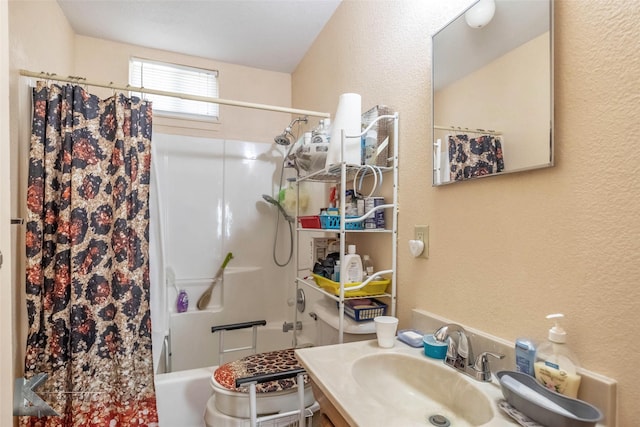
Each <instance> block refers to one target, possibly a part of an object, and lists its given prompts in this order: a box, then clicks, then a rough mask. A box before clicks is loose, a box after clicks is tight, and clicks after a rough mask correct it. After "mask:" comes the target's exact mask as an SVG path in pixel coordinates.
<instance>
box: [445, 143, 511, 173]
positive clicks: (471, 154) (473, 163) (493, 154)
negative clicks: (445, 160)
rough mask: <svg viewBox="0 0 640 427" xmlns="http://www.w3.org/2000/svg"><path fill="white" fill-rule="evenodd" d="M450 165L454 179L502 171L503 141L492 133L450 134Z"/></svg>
mask: <svg viewBox="0 0 640 427" xmlns="http://www.w3.org/2000/svg"><path fill="white" fill-rule="evenodd" d="M449 165H450V176H451V180H452V181H461V180H463V179H468V178H474V177H478V176H483V175H490V174H493V173H498V172H502V171H503V170H504V159H503V157H502V143H501V142H500V139H499V138H497V137H494V136H491V135H481V136H478V137H474V138H469V135H466V134H459V135H449Z"/></svg>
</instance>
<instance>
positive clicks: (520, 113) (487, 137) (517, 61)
mask: <svg viewBox="0 0 640 427" xmlns="http://www.w3.org/2000/svg"><path fill="white" fill-rule="evenodd" d="M492 11H493V13H491V12H492ZM487 19H490V20H489V22H486V21H487ZM479 26H480V27H479ZM478 27H479V28H478ZM432 52H433V58H432V60H433V61H432V72H433V75H432V79H433V80H432V82H433V84H432V88H433V93H432V101H433V108H432V112H433V122H432V123H433V185H434V186H437V185H444V184H450V183H454V182H462V181H466V180H469V179H474V178H479V177H488V176H497V175H502V174H505V173H511V172H520V171H524V170H530V169H537V168H544V167H550V166H553V1H552V0H480V1H478V2H474V3H473V4H472V5H471V6H470V7H469V8H468V9H467V10H465V11H463V12H462V13H461V14H460V15H459V16H458V17H456V18H455V19H453V20H452V21H451V22H450V23H449V24H447V25H446V26H445V27H444V28H442V29H441V30H439V31H438V32H437V33H436V34H434V35H433V37H432Z"/></svg>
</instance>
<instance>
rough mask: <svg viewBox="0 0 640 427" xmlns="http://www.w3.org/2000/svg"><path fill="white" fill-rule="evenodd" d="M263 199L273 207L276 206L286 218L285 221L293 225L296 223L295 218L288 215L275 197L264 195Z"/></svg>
mask: <svg viewBox="0 0 640 427" xmlns="http://www.w3.org/2000/svg"><path fill="white" fill-rule="evenodd" d="M262 198H263V199H264V200H265V201H267V202H269V203H271V204H272V205H274V206H276V207H277V208H278V210H279V211H280V213H281V214H282V216H283V217H284V219H286V220H287V221H289V222H291V223H293V222H296V220H295V218H293V217H292V216H291V215H289V214H288V213H287V211H285V210H284V208H283V207H282V205H281V204H280V202H279V201H277V200H276V199H274V198H273V197H271V196H269V195H268V194H263V195H262Z"/></svg>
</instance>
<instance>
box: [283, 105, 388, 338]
mask: <svg viewBox="0 0 640 427" xmlns="http://www.w3.org/2000/svg"><path fill="white" fill-rule="evenodd" d="M381 120H387V121H388V122H390V125H389V126H388V128H389V132H388V133H389V134H388V138H389V139H390V143H391V145H392V150H390V151H392V152H393V154H392V157H390V160H391V161H390V162H389V164H390V166H384V167H383V166H375V167H374V166H366V165H353V164H347V163H345V162H340V163H338V164H336V165H332V166H331V167H329V168H325V169H322V170H320V171H317V172H313V173H310V174H309V175H307V176H300V177H298V178H297V182H298V186H297V187H298V191H299V189H300V184H301V183H320V184H325V185H326V184H330V185H335V186H336V188H337V193H338V194H339V199H340V202H339V203H340V207H341V208H340V210H339V217H338V216H334V217H333V218H331V219H332V220H334V221H333V223H334V227H335V228H331V229H327V228H322V229H319V228H305V227H302V226H301V225H300V224H298V225H297V228H296V236H297V238H296V247H298V248H299V247H300V240H301V236H302V235H303V234H304V233H310V232H315V233H317V232H319V231H320V232H326V233H331V232H335V233H337V234H338V236H339V240H340V254H341V255H340V261H341V265H344V262H343V261H344V257H345V254H346V252H347V250H346V249H347V238H348V237H349V238H353V239H357V240H358V242H359V243H358V248H357V249H358V254H360V255H362V254H364V253H367V252H366V251H363V249H365V248H366V247H368V246H369V245H385V251H384V253H385V257H384V258H385V259H375V263H376V265H374V270H375V272H374V274H372V275H371V278H369V279H366V280H364V281H363V282H362V283H360V284H359V285H357V284H355V285H357V286H354V284H348V283H345V277H343V276H344V275H341V277H340V283H339V286H338V284H337V283H336V282H331V283H330V284H331V285H335V288H332V289H328V290H327V287H326V286H322V287H321V286H319V285H320V283H316V281H315V280H314V279H313V278H311V271H310V270H309V269H308V268H307V266H301V263H300V259H299V257H296V290H297V289H299V288H300V287H306V288H309V289H313V290H314V291H316V292H320V293H322V294H324V295H325V296H326V297H327V298H329V299H331V300H334V301H336V302H337V306H338V342H339V343H342V342H343V335H344V331H345V322H346V321H347V320H348V319H345V317H344V315H345V301H347V300H349V299H355V298H363V297H365V296H364V295H361V294H362V293H363V292H366V298H376V299H380V300H381V301H382V302H384V303H385V304H386V305H387V312H386V314H387V315H391V316H395V313H396V262H397V260H396V259H397V234H398V231H397V223H398V185H397V183H398V143H399V139H398V113H395V114H390V115H381V116H379V117H377V118H376V119H375V120H373V121H372V123H371V124H370V125H369V127H368V128H366V129H365V130H364V131H363V133H362V135H366V133H367V131H368V130H369V129H370V128H371V127H372V126H374V125H376V124H377V123H378V122H380V121H381ZM349 136H350V135H349ZM344 139H345V136H344V132H343V135H342V144H343V145H344ZM342 152H344V151H342ZM383 179H384V181H385V183H386V184H385V187H384V191H385V199H384V204H383V205H379V206H374V207H372V208H371V209H369V210H366V208H365V211H364V214H363V215H362V216H360V217H351V216H350V217H347V215H346V212H345V210H346V209H344V208H343V207H344V206H346V195H345V192H346V190H349V189H353V187H354V185H356V181H357V182H363V181H364V182H373V183H378V184H380V183H381V182H382V181H383ZM389 183H390V185H389ZM305 185H307V184H305ZM374 187H375V188H376V190H375V191H377V190H379V189H380V188H382V186H381V185H380V186H379V187H378V186H376V185H372V186H371V187H370V188H371V189H372V191H370V192H371V194H370V196H379V195H380V194H378V193H375V191H374ZM388 193H391V196H390V197H389V196H388ZM380 211H383V212H384V217H385V225H384V228H367V227H353V226H350V224H354V223H360V222H363V221H365V220H366V219H367V218H373V217H374V216H375V214H376V212H380ZM299 218H300V216H299V212H298V218H297V219H299ZM324 219H325V220H326V219H328V218H326V217H325V218H324ZM336 219H339V228H338V224H336V222H335V220H336ZM315 261H316V260H312V263H313V262H315ZM379 266H384V268H379ZM376 276H377V277H378V278H380V277H383V278H385V279H390V283H389V284H388V285H387V286H385V285H382V287H380V280H377V281H374V280H373V278H374V277H376ZM365 286H367V288H366V289H365V290H364V291H360V288H363V287H365ZM372 288H374V291H373V292H375V293H371V292H370V290H371V289H372ZM295 315H296V319H295V320H296V321H297V316H298V312H297V310H296V311H295ZM371 332H375V331H374V330H372V331H371Z"/></svg>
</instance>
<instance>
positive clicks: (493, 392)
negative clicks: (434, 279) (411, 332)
mask: <svg viewBox="0 0 640 427" xmlns="http://www.w3.org/2000/svg"><path fill="white" fill-rule="evenodd" d="M381 353H400V354H404V355H409V356H413V357H418V358H424V359H427V358H426V356H424V353H423V350H422V348H413V347H410V346H408V345H406V344H404V343H402V342H400V341H397V340H396V343H395V347H393V348H390V349H383V348H380V347H378V344H377V341H376V340H369V341H359V342H353V343H348V344H336V345H328V346H321V347H310V348H303V349H298V350H296V355H297V356H298V359H299V360H300V362H301V363H302V365H303V366H304V367H305V368H306V369H307V372H308V373H309V375H310V376H311V378H312V379H313V381H314V382H315V383H316V385H317V386H318V387H319V388H320V390H321V391H322V392H323V393H324V394H325V395H326V396H327V397H328V398H329V400H330V401H331V403H333V405H334V406H335V407H336V409H337V410H338V411H339V412H340V414H341V415H342V416H343V417H344V419H345V420H347V422H349V424H350V425H352V426H363V427H364V426H367V427H375V426H390V427H393V426H402V427H409V426H411V425H420V426H425V425H430V424H429V423H428V421H427V420H426V419H425V420H424V421H423V422H421V423H419V424H418V423H415V422H414V424H411V423H412V422H413V421H411V420H408V419H407V418H403V416H402V414H400V413H398V412H397V411H394V410H393V408H391V407H386V406H384V405H381V404H380V403H379V401H378V400H375V399H368V398H367V393H369V394H371V393H378V394H383V395H384V393H385V390H384V389H377V390H370V389H369V390H365V389H364V388H363V387H361V386H360V385H358V384H357V383H356V382H355V381H354V380H353V378H352V374H351V372H352V366H353V364H354V362H355V361H356V360H357V359H359V358H361V357H363V356H367V355H375V354H381ZM428 360H429V361H432V362H433V363H440V362H438V361H434V360H433V359H428ZM371 375H375V372H372V373H371ZM460 377H461V378H464V380H467V377H465V376H464V375H463V374H460ZM468 380H469V381H473V382H475V380H473V379H470V378H469V379H468ZM475 385H476V386H477V387H479V388H480V389H481V391H482V392H484V393H486V394H487V395H488V396H489V397H490V399H491V400H492V401H494V402H495V403H496V405H495V406H494V410H495V416H494V418H493V419H492V421H490V422H489V423H487V424H485V426H514V425H518V424H517V423H515V422H514V421H513V420H512V419H511V418H509V417H508V416H507V415H505V414H504V413H503V412H502V411H501V410H500V409H499V408H498V407H497V403H498V402H499V401H500V400H502V399H503V396H502V392H501V390H500V386H499V384H498V382H497V381H496V380H495V378H494V380H493V382H490V383H489V382H488V383H481V382H477V384H475Z"/></svg>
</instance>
